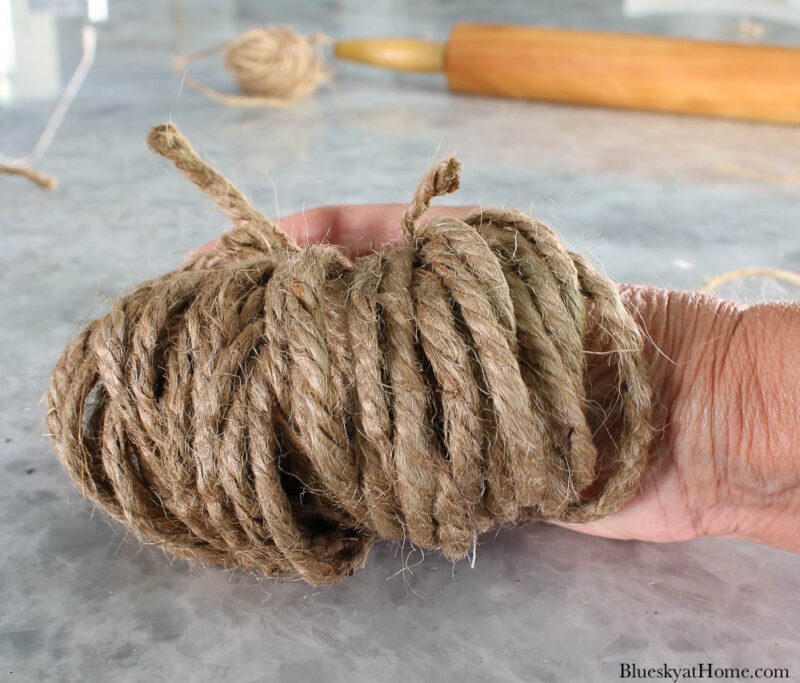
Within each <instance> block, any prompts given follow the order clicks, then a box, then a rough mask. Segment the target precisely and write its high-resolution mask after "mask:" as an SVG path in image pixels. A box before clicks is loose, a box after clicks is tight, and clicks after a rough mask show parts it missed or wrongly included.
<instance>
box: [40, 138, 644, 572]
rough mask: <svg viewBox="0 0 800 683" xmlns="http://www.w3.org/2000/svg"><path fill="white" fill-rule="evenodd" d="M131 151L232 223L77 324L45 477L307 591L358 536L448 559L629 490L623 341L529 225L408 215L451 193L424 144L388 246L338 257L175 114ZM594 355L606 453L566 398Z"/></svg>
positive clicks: (631, 425) (624, 322) (632, 361)
mask: <svg viewBox="0 0 800 683" xmlns="http://www.w3.org/2000/svg"><path fill="white" fill-rule="evenodd" d="M148 142H149V144H150V146H151V147H152V148H153V149H154V150H155V151H157V152H158V153H160V154H162V155H164V156H166V157H167V158H169V159H171V160H172V161H173V162H174V163H175V164H176V165H177V166H178V168H179V169H180V170H181V171H182V172H183V173H184V174H185V175H186V176H187V177H188V178H190V179H191V180H192V181H193V182H194V183H195V184H196V185H198V186H199V187H200V188H201V189H202V190H203V191H205V192H206V193H207V194H209V195H210V196H211V197H212V198H213V199H214V200H215V202H216V203H217V204H218V206H219V207H220V208H221V209H222V210H223V211H224V212H225V213H226V214H227V215H228V216H229V217H230V218H231V219H232V221H233V223H234V229H233V231H232V232H230V233H226V234H223V235H222V237H221V238H220V239H219V241H218V242H217V244H216V245H215V247H214V248H213V249H212V250H211V251H210V252H206V253H202V254H198V255H195V256H194V257H193V258H192V259H191V260H190V261H189V262H188V263H186V264H185V265H184V266H182V267H181V268H180V269H178V270H176V271H173V272H171V273H168V274H166V275H164V276H163V277H161V278H158V279H156V280H152V281H150V282H145V283H143V284H142V285H140V286H138V287H136V288H135V289H134V290H133V291H132V292H129V293H127V294H124V295H123V296H122V297H120V298H119V299H118V300H117V301H116V303H114V305H113V306H112V308H111V311H110V312H109V313H108V315H106V316H105V317H103V318H101V319H99V320H95V321H94V322H92V323H90V324H89V325H87V326H86V327H85V329H83V330H82V331H81V332H80V333H79V334H78V335H77V337H76V338H75V339H74V340H73V341H72V342H71V343H70V344H69V345H68V346H67V348H66V350H65V351H64V352H63V354H62V356H61V358H60V359H59V361H58V363H57V365H56V368H55V370H54V372H53V376H52V380H51V383H50V386H49V389H48V392H47V404H48V410H47V420H48V426H49V429H50V433H51V437H52V441H53V443H54V445H55V448H56V450H57V451H58V453H59V456H60V458H61V461H62V463H63V465H64V467H65V468H66V470H67V472H68V473H69V474H70V475H71V477H72V478H73V480H74V481H75V482H76V484H77V485H78V487H79V488H80V489H81V491H82V492H83V494H84V495H85V496H86V497H88V498H89V499H90V500H91V501H92V502H94V503H95V504H96V505H97V506H98V507H100V508H102V509H103V510H105V511H106V512H107V513H109V514H110V515H111V516H113V517H114V518H116V519H118V520H119V521H121V522H122V523H123V524H125V525H126V526H127V527H128V528H130V529H132V530H133V531H135V532H136V533H137V534H138V535H139V537H140V538H142V539H143V540H145V541H147V542H151V543H155V544H158V545H159V546H161V547H163V548H164V549H166V550H168V551H170V552H172V553H175V554H176V555H178V556H180V557H184V558H189V559H195V560H199V561H204V562H213V563H220V564H223V565H226V566H241V567H246V568H250V569H254V570H258V571H261V572H265V573H268V574H287V573H292V574H298V575H299V576H301V577H302V578H303V579H305V580H306V581H308V582H309V583H312V584H315V585H324V584H331V583H334V582H336V581H338V580H340V579H341V578H343V577H345V576H347V575H349V574H350V573H351V572H352V571H353V570H354V569H355V568H357V567H359V566H360V565H361V564H363V562H364V560H365V557H366V555H367V552H368V551H369V548H370V547H371V546H372V544H373V543H374V541H375V540H376V539H378V538H386V539H394V540H407V541H410V542H412V543H414V544H415V545H417V546H420V547H422V548H426V549H431V548H441V550H442V551H443V552H444V553H445V555H446V556H447V557H450V558H453V559H457V558H460V557H463V556H464V555H465V554H466V553H467V552H468V551H469V550H471V549H472V548H473V544H474V543H475V542H476V538H477V536H478V535H479V534H480V533H482V532H484V531H487V530H488V529H490V528H492V527H494V526H496V525H497V524H503V523H510V522H518V521H524V520H553V519H557V520H565V521H587V520H592V519H597V518H599V517H602V516H604V515H606V514H609V513H611V512H614V511H616V510H617V509H619V508H620V507H621V506H622V505H623V504H624V503H625V502H626V501H627V500H629V499H630V497H631V496H632V495H633V494H634V493H635V491H636V489H637V486H638V483H639V480H640V478H641V476H642V474H643V472H644V470H645V467H646V464H647V453H648V450H649V445H650V441H651V436H652V427H651V423H650V416H651V389H650V385H649V382H648V378H647V373H646V371H645V368H644V366H643V361H642V348H643V343H642V335H641V333H640V331H639V329H638V327H637V325H636V324H635V322H634V320H633V318H632V316H631V314H630V313H629V312H628V310H627V309H626V308H625V307H624V305H623V303H622V301H621V300H620V297H619V295H618V293H617V290H616V288H615V287H614V285H613V284H612V283H611V282H610V281H609V280H607V279H606V278H605V277H604V276H603V275H601V274H600V273H599V272H597V271H596V270H595V269H594V268H593V267H592V266H591V265H590V264H589V263H588V262H587V261H586V260H585V259H584V258H583V257H582V256H580V255H578V254H574V253H571V252H569V251H567V250H566V249H565V248H564V246H563V244H562V243H561V241H560V240H559V239H558V236H557V235H556V234H555V233H554V232H553V231H552V229H550V228H549V227H548V226H547V225H545V224H543V223H541V222H539V221H535V220H533V219H531V218H530V217H529V216H527V215H525V214H522V213H520V212H517V211H511V210H505V209H492V208H483V209H480V210H478V211H475V212H474V213H472V214H470V215H469V216H467V217H466V218H464V219H463V220H460V219H457V218H453V217H440V218H435V219H432V220H429V221H422V220H421V219H422V216H423V214H424V213H425V211H426V210H427V208H428V206H429V204H430V201H431V199H432V198H433V197H435V196H437V195H442V194H446V193H449V192H453V191H454V190H455V189H456V188H457V187H458V183H459V164H458V162H457V161H456V160H455V159H452V158H451V159H445V160H444V161H442V162H440V163H439V164H438V165H436V166H435V167H434V168H432V169H431V170H430V171H428V172H427V173H426V174H425V175H424V177H423V178H422V180H421V181H420V184H419V186H418V187H417V190H416V193H415V195H414V198H413V200H412V201H411V203H410V204H409V206H408V207H407V209H406V211H405V214H404V216H403V219H402V222H401V227H402V233H403V242H402V244H400V245H399V246H396V247H393V248H387V249H385V250H383V251H380V252H377V253H375V254H372V255H369V256H365V257H362V258H358V259H355V260H353V259H351V258H350V257H349V256H348V255H346V254H345V253H344V252H342V251H341V250H340V249H339V248H337V247H334V246H331V245H315V246H311V247H308V248H306V249H301V248H300V247H298V246H297V245H296V244H295V243H294V242H293V241H292V240H291V238H290V237H289V236H288V235H286V234H285V233H283V232H282V231H281V230H280V228H279V227H278V226H277V225H275V224H274V223H272V222H271V221H270V220H269V219H267V218H266V217H265V216H264V215H263V214H261V213H260V212H258V211H257V210H256V209H255V208H254V207H253V206H251V205H250V204H249V202H248V201H247V200H246V199H245V198H244V196H243V195H242V194H241V193H240V192H239V191H238V190H237V189H236V188H235V187H233V185H231V183H230V182H229V181H228V180H227V179H226V178H225V177H224V176H222V175H221V174H220V173H219V172H217V171H216V170H214V169H213V168H211V167H210V166H208V165H207V164H206V163H204V162H203V161H202V160H201V159H200V158H199V157H198V156H197V154H196V153H195V152H194V150H192V148H191V147H190V146H189V144H188V143H187V142H186V140H185V139H184V138H183V137H182V136H181V135H180V133H179V132H178V130H177V129H176V128H175V127H174V126H173V125H171V124H169V125H165V126H157V127H156V128H154V129H153V130H152V131H151V132H150V135H149V137H148ZM592 320H594V321H595V323H596V324H592V323H591V321H592ZM598 351H601V352H602V353H598V355H597V357H602V358H603V359H604V362H608V364H609V368H610V369H612V370H613V372H614V376H615V378H616V383H615V385H614V386H615V390H614V391H613V396H612V397H611V400H610V402H609V404H608V405H606V406H603V410H602V411H601V416H602V418H603V419H602V423H603V428H604V429H607V430H609V436H610V438H611V441H612V442H613V443H614V444H615V446H616V449H617V450H615V451H614V452H613V453H612V454H611V455H610V456H609V454H607V453H601V452H600V451H599V448H598V446H597V445H596V443H595V440H594V439H595V434H594V433H593V431H594V430H593V426H592V423H591V420H590V406H589V401H588V398H587V390H586V382H587V378H586V354H587V353H597V352H598ZM598 429H599V427H598Z"/></svg>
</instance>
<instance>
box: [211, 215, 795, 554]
mask: <svg viewBox="0 0 800 683" xmlns="http://www.w3.org/2000/svg"><path fill="white" fill-rule="evenodd" d="M405 208H406V207H405V205H403V204H370V205H349V206H348V205H340V206H324V207H319V208H315V209H310V210H308V211H305V212H303V213H299V214H294V215H292V216H288V217H286V218H283V219H281V220H280V221H278V223H279V224H280V226H281V228H282V229H283V230H284V231H285V232H287V233H288V234H289V235H291V236H292V237H293V238H294V239H295V240H296V241H297V242H298V243H299V244H301V245H307V244H314V243H317V242H328V243H333V244H339V245H340V246H342V247H344V248H345V249H346V250H347V251H348V252H350V254H351V255H352V256H361V255H364V254H368V253H370V252H371V251H373V250H374V249H377V248H379V247H381V246H383V245H386V244H392V243H396V242H397V241H398V240H399V238H400V227H399V226H400V219H401V217H402V214H403V211H404V210H405ZM471 210H472V207H452V206H437V207H432V208H430V209H429V210H428V212H427V213H426V215H425V218H431V217H434V216H440V215H450V216H456V217H461V216H465V215H466V214H467V213H469V212H470V211H471ZM213 244H214V242H211V243H209V244H207V245H205V246H204V247H201V248H200V249H199V250H197V251H198V252H201V251H206V250H208V249H210V248H211V247H212V246H213ZM620 293H621V295H622V297H623V300H624V301H625V302H626V305H627V306H628V307H629V309H630V310H631V311H632V312H633V314H634V316H635V318H636V319H637V322H638V323H639V326H640V328H641V329H642V331H643V333H644V335H645V339H646V344H645V360H646V363H647V365H648V366H649V368H650V370H651V377H652V381H653V389H654V397H655V398H654V400H655V406H654V407H655V419H656V438H655V439H654V441H653V445H652V450H651V462H650V465H649V467H648V470H647V472H646V474H645V476H644V478H643V480H642V482H641V484H640V488H639V492H638V493H637V495H636V496H635V497H634V498H633V499H632V500H631V501H629V502H628V503H627V504H626V505H625V506H624V507H623V508H622V509H621V510H620V511H618V512H616V513H614V514H612V515H609V516H607V517H604V518H603V519H600V520H597V521H594V522H590V523H585V524H567V523H560V522H557V524H559V525H561V526H565V527H568V528H570V529H574V530H576V531H580V532H584V533H589V534H593V535H599V536H604V537H607V538H616V539H637V540H643V541H654V542H669V541H681V540H688V539H692V538H696V537H700V536H717V537H729V538H741V539H747V540H753V541H758V542H762V543H765V544H768V545H773V546H776V547H782V548H786V549H790V550H793V551H795V552H800V534H798V533H797V532H796V530H797V528H798V524H799V523H800V500H799V498H800V457H799V456H798V455H797V450H798V449H797V444H798V443H800V438H799V437H800V433H798V431H799V430H800V427H798V426H797V425H796V423H797V419H796V418H797V411H798V409H797V405H798V401H800V397H799V396H797V393H798V392H797V389H796V387H800V382H798V380H800V370H798V369H796V368H794V367H793V363H792V360H791V359H792V358H796V357H798V354H799V353H800V306H797V305H780V304H764V305H761V306H753V307H746V306H744V305H740V304H736V303H734V302H730V301H725V300H722V299H719V298H717V297H714V296H710V295H701V294H697V293H692V292H677V291H666V290H663V289H658V288H655V287H647V286H641V285H621V286H620ZM795 339H796V340H798V341H797V342H795V341H794V340H795ZM587 362H588V364H589V365H588V368H587V377H589V378H590V381H591V382H592V383H593V384H595V385H596V386H595V387H594V388H595V389H597V390H600V389H598V387H600V386H601V385H602V377H603V376H604V374H606V373H605V371H606V370H607V368H605V367H604V362H605V361H604V358H603V356H591V355H589V356H587Z"/></svg>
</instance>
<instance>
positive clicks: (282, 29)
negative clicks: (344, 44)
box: [175, 24, 333, 106]
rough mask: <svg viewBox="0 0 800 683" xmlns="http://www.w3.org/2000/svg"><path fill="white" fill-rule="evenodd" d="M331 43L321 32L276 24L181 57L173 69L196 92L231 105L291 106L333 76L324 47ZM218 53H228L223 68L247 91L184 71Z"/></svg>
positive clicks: (252, 30)
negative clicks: (226, 89) (227, 89)
mask: <svg viewBox="0 0 800 683" xmlns="http://www.w3.org/2000/svg"><path fill="white" fill-rule="evenodd" d="M329 42H330V39H329V38H328V37H327V36H325V35H324V34H322V33H313V34H310V35H303V34H301V33H298V32H297V31H295V30H294V29H292V28H290V27H288V26H281V25H277V24H275V25H271V26H266V27H264V28H254V29H251V30H249V31H246V32H245V33H243V34H242V35H240V36H238V37H236V38H234V39H233V40H230V41H228V42H226V43H221V44H219V45H215V46H213V47H211V48H207V49H205V50H199V51H198V52H193V53H191V54H188V55H184V56H182V57H179V58H178V59H176V60H175V68H176V69H177V70H178V72H180V73H182V74H183V77H184V79H185V81H186V82H187V83H188V84H189V85H190V86H191V87H193V88H194V89H195V90H197V91H199V92H201V93H203V94H204V95H206V96H207V97H210V98H211V99H213V100H216V101H217V102H222V103H223V104H226V105H228V106H288V105H291V104H293V103H294V102H296V101H297V100H299V99H303V98H305V97H308V96H309V95H311V94H312V93H313V92H314V91H315V90H316V89H317V88H318V87H319V85H320V84H321V83H324V82H325V81H327V80H329V79H330V78H331V76H332V75H333V71H332V70H331V68H330V67H329V66H328V63H327V61H326V60H325V55H324V51H323V47H324V45H325V44H327V43H329ZM218 52H224V53H225V54H224V64H225V68H226V69H227V70H228V72H229V73H230V74H231V76H233V78H234V79H235V80H236V82H237V83H238V84H239V87H240V88H241V90H242V91H243V92H245V93H247V95H244V96H243V95H228V94H224V93H221V92H219V91H217V90H214V89H213V88H209V87H208V86H206V85H203V84H202V83H200V82H199V81H197V80H196V79H194V78H193V77H192V76H190V75H189V74H188V72H187V71H186V69H187V67H188V65H189V64H190V63H192V62H193V61H196V60H197V59H200V58H201V57H206V56H208V55H211V54H216V53H218Z"/></svg>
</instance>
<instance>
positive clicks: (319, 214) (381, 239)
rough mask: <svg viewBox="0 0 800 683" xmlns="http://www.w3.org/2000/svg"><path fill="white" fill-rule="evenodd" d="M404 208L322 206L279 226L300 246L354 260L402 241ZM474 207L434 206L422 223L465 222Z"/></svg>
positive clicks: (289, 217)
mask: <svg viewBox="0 0 800 683" xmlns="http://www.w3.org/2000/svg"><path fill="white" fill-rule="evenodd" d="M405 210H406V205H405V204H340V205H336V206H321V207H318V208H316V209H309V210H307V211H304V212H302V213H296V214H294V215H292V216H287V217H286V218H284V219H282V220H281V221H280V226H281V228H283V229H284V230H285V231H286V232H287V233H288V234H289V235H290V236H292V237H293V238H294V239H295V240H296V241H297V243H298V244H300V245H301V246H306V245H309V244H316V243H318V242H325V243H327V244H338V245H339V246H341V247H343V248H344V249H346V250H347V251H349V252H350V254H352V255H353V256H362V255H364V254H368V253H370V252H372V251H374V250H376V249H380V248H381V247H383V246H385V245H387V244H394V243H396V242H397V241H398V240H399V239H400V220H401V218H402V217H403V212H404V211H405ZM471 210H472V207H468V206H435V207H432V208H430V209H429V210H428V211H427V212H426V213H425V215H424V216H423V218H422V220H423V221H424V220H429V219H430V218H433V217H435V216H454V217H456V218H463V217H464V216H466V215H467V214H468V213H469V212H470V211H471Z"/></svg>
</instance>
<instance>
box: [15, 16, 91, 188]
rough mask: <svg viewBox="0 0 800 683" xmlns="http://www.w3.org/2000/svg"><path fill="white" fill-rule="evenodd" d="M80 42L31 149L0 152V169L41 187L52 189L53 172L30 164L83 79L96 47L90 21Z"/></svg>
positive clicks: (54, 182)
mask: <svg viewBox="0 0 800 683" xmlns="http://www.w3.org/2000/svg"><path fill="white" fill-rule="evenodd" d="M81 43H82V45H83V54H82V55H81V60H80V62H78V66H77V67H75V72H74V73H73V74H72V76H71V78H70V79H69V81H68V82H67V85H66V86H65V87H64V91H63V92H62V93H61V97H60V98H59V100H58V103H57V104H56V106H55V108H54V109H53V112H52V113H51V114H50V118H49V119H48V121H47V124H46V125H45V127H44V129H42V132H41V134H40V135H39V139H38V140H37V141H36V144H35V145H34V146H33V149H32V150H31V151H30V152H29V153H28V154H26V155H25V156H23V157H16V158H13V157H9V156H6V155H5V154H2V153H0V173H4V174H6V175H18V176H22V177H23V178H27V179H28V180H30V181H31V182H34V183H36V184H37V185H38V186H39V187H41V188H43V189H45V190H52V189H54V188H55V187H56V186H57V185H58V181H57V180H56V178H55V176H52V175H50V174H49V173H45V172H44V171H40V170H38V169H35V168H33V164H34V163H36V161H38V159H39V158H40V157H41V156H42V155H43V154H44V153H45V152H46V151H47V149H48V147H50V144H51V143H52V141H53V138H54V137H55V135H56V132H58V129H59V127H60V126H61V123H62V122H63V120H64V117H65V116H66V115H67V112H68V111H69V108H70V106H71V105H72V102H73V100H74V99H75V97H76V96H77V94H78V91H79V90H80V88H81V85H82V84H83V82H84V80H85V79H86V75H87V74H88V73H89V69H91V68H92V64H93V63H94V57H95V52H96V49H97V31H96V30H95V28H94V26H92V25H91V24H85V25H84V26H83V27H82V28H81Z"/></svg>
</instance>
